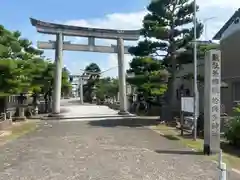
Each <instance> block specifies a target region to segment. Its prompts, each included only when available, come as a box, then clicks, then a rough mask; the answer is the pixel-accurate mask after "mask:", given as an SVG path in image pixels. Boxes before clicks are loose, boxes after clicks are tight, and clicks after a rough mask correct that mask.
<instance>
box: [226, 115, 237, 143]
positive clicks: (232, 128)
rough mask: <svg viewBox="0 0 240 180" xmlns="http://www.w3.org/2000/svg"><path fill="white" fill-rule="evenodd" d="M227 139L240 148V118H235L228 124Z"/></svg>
mask: <svg viewBox="0 0 240 180" xmlns="http://www.w3.org/2000/svg"><path fill="white" fill-rule="evenodd" d="M228 125H229V126H228V128H227V130H226V132H225V137H226V139H227V140H228V141H229V143H230V144H231V145H234V146H237V147H240V116H235V117H234V118H233V119H232V120H231V121H230V122H229V124H228Z"/></svg>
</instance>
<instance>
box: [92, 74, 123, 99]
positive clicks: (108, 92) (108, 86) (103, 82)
mask: <svg viewBox="0 0 240 180" xmlns="http://www.w3.org/2000/svg"><path fill="white" fill-rule="evenodd" d="M95 93H96V97H97V98H98V99H100V100H103V99H105V97H106V96H108V97H111V98H113V97H114V96H117V93H118V79H114V78H110V77H107V78H102V79H99V81H98V83H97V84H96V90H95Z"/></svg>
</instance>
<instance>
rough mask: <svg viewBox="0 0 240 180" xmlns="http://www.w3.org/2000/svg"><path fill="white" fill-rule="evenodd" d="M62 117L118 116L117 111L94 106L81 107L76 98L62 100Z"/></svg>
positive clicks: (85, 105)
mask: <svg viewBox="0 0 240 180" xmlns="http://www.w3.org/2000/svg"><path fill="white" fill-rule="evenodd" d="M61 109H62V111H63V113H62V115H63V116H64V117H66V118H81V117H86V118H88V117H106V116H116V117H117V116H118V111H116V110H113V109H110V108H109V107H107V106H102V105H96V104H84V105H81V104H80V101H79V100H78V99H76V98H72V99H62V100H61Z"/></svg>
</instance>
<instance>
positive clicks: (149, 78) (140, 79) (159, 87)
mask: <svg viewBox="0 0 240 180" xmlns="http://www.w3.org/2000/svg"><path fill="white" fill-rule="evenodd" d="M127 72H128V73H133V74H134V77H128V78H127V82H128V83H130V84H131V85H134V86H135V87H137V90H138V91H141V92H144V93H145V95H147V96H156V95H162V94H164V92H165V91H166V85H165V82H166V79H167V77H168V73H167V72H166V71H164V70H163V66H162V64H161V62H160V61H159V60H156V59H153V58H151V57H135V58H133V59H132V61H131V62H130V69H129V70H128V71H127Z"/></svg>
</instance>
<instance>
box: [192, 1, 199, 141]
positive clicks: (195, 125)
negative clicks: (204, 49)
mask: <svg viewBox="0 0 240 180" xmlns="http://www.w3.org/2000/svg"><path fill="white" fill-rule="evenodd" d="M193 21H194V52H193V54H194V137H193V138H194V140H197V119H198V82H197V74H198V72H197V0H194V15H193Z"/></svg>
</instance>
